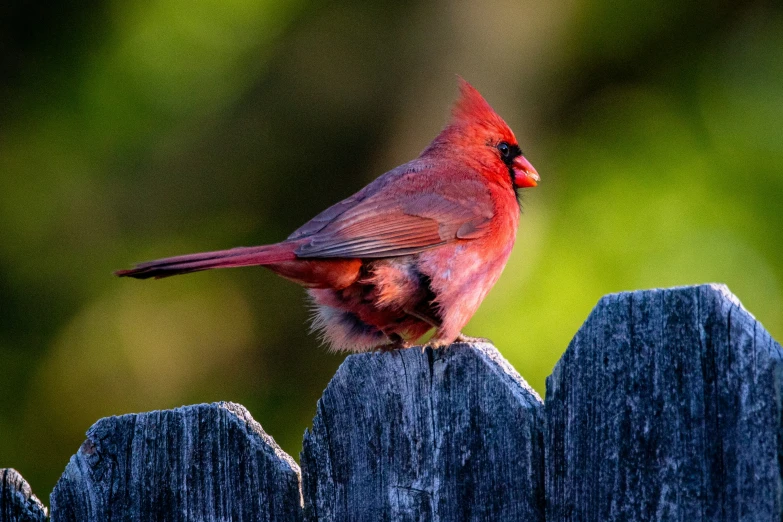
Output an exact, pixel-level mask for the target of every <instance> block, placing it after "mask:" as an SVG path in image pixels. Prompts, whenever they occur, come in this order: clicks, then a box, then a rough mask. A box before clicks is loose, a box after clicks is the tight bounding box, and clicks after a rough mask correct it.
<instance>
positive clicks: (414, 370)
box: [301, 344, 544, 522]
mask: <svg viewBox="0 0 783 522" xmlns="http://www.w3.org/2000/svg"><path fill="white" fill-rule="evenodd" d="M541 414H542V404H541V399H540V398H539V397H538V395H537V394H536V393H535V392H534V391H533V390H532V389H531V388H530V387H529V386H528V385H527V384H526V383H525V382H524V381H523V380H522V378H521V377H520V376H519V374H518V373H517V372H516V371H515V370H514V369H513V368H512V367H511V366H510V365H509V364H508V363H507V362H506V361H505V359H503V357H502V356H501V355H500V354H499V353H498V351H497V350H496V349H495V347H493V346H491V345H489V344H474V345H460V344H455V345H452V346H451V347H449V348H448V349H445V350H438V351H432V350H430V349H428V350H426V351H425V352H422V351H421V350H420V349H418V348H416V349H410V350H404V351H397V352H391V353H369V354H360V355H352V356H349V357H348V358H347V359H346V360H345V362H344V363H343V364H342V366H340V369H339V370H338V371H337V374H336V375H335V376H334V378H333V379H332V381H331V382H330V383H329V386H328V387H327V388H326V391H325V392H324V395H323V397H322V398H321V399H320V400H319V401H318V411H317V414H316V417H315V419H314V420H313V428H312V430H311V431H307V432H306V433H305V440H304V447H303V450H302V456H301V464H302V473H303V495H304V502H305V519H306V520H309V521H315V520H319V521H332V520H334V521H338V520H353V521H364V520H366V521H373V522H374V521H377V520H390V521H391V520H393V521H407V520H424V521H426V520H438V521H441V522H449V521H458V520H459V521H464V520H487V521H490V520H491V521H502V520H522V521H540V520H543V515H544V496H543V494H544V491H543V466H544V463H543V447H542V443H543V425H542V415H541Z"/></svg>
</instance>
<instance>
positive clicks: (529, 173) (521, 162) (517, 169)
mask: <svg viewBox="0 0 783 522" xmlns="http://www.w3.org/2000/svg"><path fill="white" fill-rule="evenodd" d="M511 168H512V169H514V184H515V185H516V186H517V187H520V188H531V187H535V186H536V185H538V182H539V181H541V178H540V177H539V175H538V172H536V169H535V168H533V165H531V164H530V162H529V161H528V160H526V159H525V157H524V156H517V157H516V158H514V161H513V162H512V163H511Z"/></svg>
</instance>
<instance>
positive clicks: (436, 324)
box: [405, 310, 447, 353]
mask: <svg viewBox="0 0 783 522" xmlns="http://www.w3.org/2000/svg"><path fill="white" fill-rule="evenodd" d="M405 313H406V314H408V315H411V316H413V317H415V318H416V319H418V320H419V321H422V322H425V323H427V324H428V325H430V326H432V327H433V328H435V329H437V328H440V327H441V325H442V324H443V322H442V321H441V320H440V319H438V318H436V317H432V316H431V315H429V314H427V313H426V312H420V311H418V310H405ZM446 344H447V343H442V344H441V343H437V342H433V341H432V340H430V342H428V343H425V344H422V345H421V351H422V353H424V350H426V349H427V348H432V349H438V348H440V347H441V346H446Z"/></svg>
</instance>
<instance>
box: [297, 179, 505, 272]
mask: <svg viewBox="0 0 783 522" xmlns="http://www.w3.org/2000/svg"><path fill="white" fill-rule="evenodd" d="M386 176H389V177H388V178H387V179H383V177H382V178H379V179H378V180H376V181H377V182H380V183H377V184H376V183H373V184H371V185H369V186H368V187H366V189H365V190H362V191H361V192H359V193H357V194H356V195H354V196H352V197H351V198H348V199H346V200H344V201H342V202H340V203H338V204H337V205H335V206H333V207H331V208H329V209H327V210H326V211H324V212H322V213H321V214H319V215H318V216H316V217H315V218H314V219H313V220H312V221H310V222H308V223H307V224H305V225H304V226H303V227H301V228H300V229H299V230H297V231H296V232H294V234H292V235H291V239H304V238H307V239H309V241H305V242H303V243H302V244H301V245H300V246H299V247H298V248H297V250H296V251H295V254H296V256H297V257H300V258H313V257H322V258H323V257H342V258H379V257H392V256H402V255H407V254H413V253H416V252H421V251H423V250H427V249H429V248H433V247H436V246H439V245H443V244H446V243H449V242H451V241H455V240H457V239H475V238H477V237H481V236H482V235H483V234H484V233H485V232H486V231H487V229H488V225H489V223H490V222H491V220H492V217H493V216H494V205H493V204H492V198H491V196H490V193H489V189H488V187H487V185H486V183H485V182H484V181H483V180H482V179H481V177H480V175H479V174H478V173H475V172H473V171H467V170H466V169H465V168H464V167H462V168H461V169H459V171H458V172H455V171H454V170H449V171H446V172H444V168H443V165H437V166H427V167H426V168H422V169H418V170H411V169H408V170H403V171H401V172H396V171H392V172H390V173H389V174H388V175H386ZM368 189H369V190H368Z"/></svg>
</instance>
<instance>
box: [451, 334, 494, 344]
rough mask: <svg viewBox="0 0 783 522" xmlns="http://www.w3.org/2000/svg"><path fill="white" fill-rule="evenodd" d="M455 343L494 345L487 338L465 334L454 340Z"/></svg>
mask: <svg viewBox="0 0 783 522" xmlns="http://www.w3.org/2000/svg"><path fill="white" fill-rule="evenodd" d="M454 342H455V343H487V344H493V343H492V341H491V340H489V339H487V338H486V337H469V336H467V335H464V334H459V335H458V336H457V338H456V339H454Z"/></svg>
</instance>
